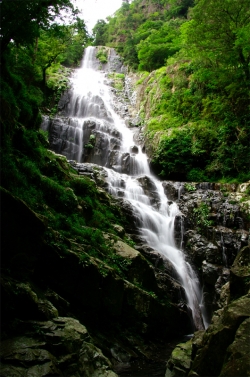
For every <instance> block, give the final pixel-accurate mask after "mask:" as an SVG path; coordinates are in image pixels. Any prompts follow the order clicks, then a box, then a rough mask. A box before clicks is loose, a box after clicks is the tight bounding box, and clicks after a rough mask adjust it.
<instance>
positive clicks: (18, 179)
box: [1, 128, 126, 274]
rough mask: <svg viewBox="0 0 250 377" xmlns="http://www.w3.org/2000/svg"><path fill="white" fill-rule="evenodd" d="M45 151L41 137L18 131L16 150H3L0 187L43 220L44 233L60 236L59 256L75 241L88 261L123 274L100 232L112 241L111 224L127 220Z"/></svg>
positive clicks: (92, 186)
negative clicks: (97, 261)
mask: <svg viewBox="0 0 250 377" xmlns="http://www.w3.org/2000/svg"><path fill="white" fill-rule="evenodd" d="M46 147H47V141H46V137H45V135H44V132H41V131H35V130H27V129H25V128H21V129H20V130H19V134H18V145H17V146H16V147H15V148H14V147H13V145H10V144H9V145H6V146H5V148H4V149H1V161H2V181H1V185H2V187H4V188H5V189H7V190H8V191H10V192H11V193H12V195H14V196H16V197H18V198H19V199H21V200H23V201H24V202H25V203H26V204H27V205H28V206H29V207H30V208H31V209H32V210H33V211H35V212H36V213H37V214H39V215H41V216H43V219H46V220H45V222H46V224H47V226H48V229H53V231H56V232H58V233H57V234H58V236H57V247H59V248H60V250H61V251H65V250H66V249H67V246H68V245H67V241H65V240H66V239H68V240H71V242H77V243H79V244H81V245H85V247H86V250H87V254H88V255H89V256H95V257H98V258H99V259H101V260H104V261H105V263H108V264H110V265H111V266H113V267H114V266H115V268H116V269H117V271H118V273H120V274H123V273H124V271H125V269H126V262H122V260H119V257H117V256H115V254H114V252H113V251H112V247H109V242H107V241H106V240H105V239H104V236H103V232H107V233H110V234H113V235H114V237H115V236H116V231H115V227H113V226H112V224H119V225H123V226H124V225H125V224H126V219H125V218H124V217H123V216H122V214H121V213H120V211H119V209H118V208H117V207H116V206H115V205H114V206H113V205H111V204H110V201H109V199H108V196H107V199H106V200H104V199H103V198H102V199H101V200H100V199H99V197H100V195H99V192H98V189H97V187H96V185H95V183H94V182H93V180H91V179H89V178H88V177H79V176H78V174H77V173H76V171H75V170H74V169H72V168H71V167H70V165H69V164H68V163H67V160H66V158H65V157H63V156H60V155H56V154H55V153H53V152H51V151H50V150H48V149H47V148H46ZM48 237H49V232H48ZM48 242H50V240H48ZM51 242H55V241H54V240H52V241H51ZM64 249H65V250H64ZM120 259H123V258H120Z"/></svg>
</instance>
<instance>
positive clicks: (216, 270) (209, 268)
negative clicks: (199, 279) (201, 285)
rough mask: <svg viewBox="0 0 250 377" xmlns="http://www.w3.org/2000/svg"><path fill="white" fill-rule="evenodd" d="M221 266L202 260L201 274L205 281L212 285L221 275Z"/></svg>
mask: <svg viewBox="0 0 250 377" xmlns="http://www.w3.org/2000/svg"><path fill="white" fill-rule="evenodd" d="M221 272H222V266H218V265H215V264H212V263H208V262H206V261H203V263H202V276H203V279H204V281H205V282H206V283H208V284H211V285H214V284H215V283H216V281H217V279H218V277H219V276H220V275H221Z"/></svg>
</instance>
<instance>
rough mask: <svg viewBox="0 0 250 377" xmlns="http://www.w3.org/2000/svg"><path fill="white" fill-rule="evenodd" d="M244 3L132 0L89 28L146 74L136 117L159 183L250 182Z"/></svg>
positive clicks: (249, 70) (249, 63) (249, 71)
mask: <svg viewBox="0 0 250 377" xmlns="http://www.w3.org/2000/svg"><path fill="white" fill-rule="evenodd" d="M249 12H250V10H249V4H248V1H247V0H240V1H234V0H229V1H226V2H225V1H224V0H219V1H217V0H216V1H215V0H208V1H206V0H200V1H188V0H186V1H179V0H161V1H154V0H134V1H132V2H131V3H130V4H129V3H127V2H124V3H123V5H122V7H121V8H120V9H119V10H118V11H117V12H116V14H115V15H114V16H113V17H110V18H108V22H105V21H103V20H100V21H99V22H98V23H97V25H96V26H95V28H94V35H95V38H96V41H97V40H98V38H100V35H102V43H105V44H106V45H109V46H112V47H115V48H116V49H117V50H118V52H119V53H120V54H121V55H122V57H123V58H124V61H125V64H128V65H129V67H130V68H133V69H134V70H136V71H147V72H145V73H144V72H143V76H142V78H141V79H140V80H139V82H138V85H141V86H142V91H141V92H143V93H145V94H144V96H143V97H142V98H141V100H142V103H141V117H142V118H144V121H145V125H146V127H145V135H146V139H147V140H148V141H147V142H148V143H150V145H151V149H153V155H152V156H151V157H152V158H153V164H152V166H153V167H154V169H155V170H156V171H157V172H158V173H159V174H161V176H162V177H164V178H170V179H182V180H190V181H204V180H206V181H218V180H223V181H225V180H226V181H228V182H243V181H246V180H249V179H250V173H249V172H250V148H249V140H250V115H249V114H250V111H249V110H250V108H249V107H250V105H249V104H250V44H249V43H250V42H249V33H250V21H249Z"/></svg>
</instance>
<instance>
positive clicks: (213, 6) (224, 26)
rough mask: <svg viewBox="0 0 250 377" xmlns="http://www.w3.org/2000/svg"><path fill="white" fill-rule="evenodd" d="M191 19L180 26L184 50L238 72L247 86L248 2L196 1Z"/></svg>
mask: <svg viewBox="0 0 250 377" xmlns="http://www.w3.org/2000/svg"><path fill="white" fill-rule="evenodd" d="M190 15H191V17H192V20H191V21H190V22H187V23H186V24H184V25H183V27H182V33H183V37H184V41H185V43H186V47H187V49H189V50H190V48H191V49H192V51H193V54H196V55H199V56H201V57H203V58H204V59H206V60H207V61H208V60H209V61H210V62H212V63H213V64H214V65H216V66H217V67H218V66H219V65H223V66H224V67H226V68H227V70H228V72H230V70H231V71H232V70H234V71H235V70H237V71H238V72H239V70H240V74H241V80H243V81H244V83H245V85H247V86H248V88H249V87H250V65H249V63H250V38H249V36H250V6H249V0H196V5H195V7H194V8H193V9H192V11H191V12H190Z"/></svg>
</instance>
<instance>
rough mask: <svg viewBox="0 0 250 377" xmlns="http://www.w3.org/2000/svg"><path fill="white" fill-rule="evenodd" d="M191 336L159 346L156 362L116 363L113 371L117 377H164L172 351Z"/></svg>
mask: <svg viewBox="0 0 250 377" xmlns="http://www.w3.org/2000/svg"><path fill="white" fill-rule="evenodd" d="M192 336H193V334H190V335H185V336H183V337H181V338H178V339H175V340H171V342H169V343H166V344H165V345H164V346H161V347H160V349H159V353H158V355H157V360H155V361H152V360H147V359H135V360H132V361H130V362H127V363H117V364H115V365H114V369H113V370H114V371H115V373H117V374H118V376H119V377H164V376H165V373H166V364H167V361H168V359H169V358H170V356H171V353H172V351H173V349H174V348H175V347H176V345H177V344H178V343H185V342H187V341H188V340H189V339H190V338H191V337H192Z"/></svg>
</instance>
